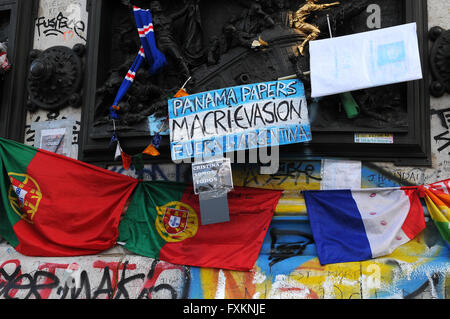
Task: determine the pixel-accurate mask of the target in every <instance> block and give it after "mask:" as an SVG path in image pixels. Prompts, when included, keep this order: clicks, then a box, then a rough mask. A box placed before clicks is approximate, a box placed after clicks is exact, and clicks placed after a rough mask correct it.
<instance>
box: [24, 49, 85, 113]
mask: <svg viewBox="0 0 450 319" xmlns="http://www.w3.org/2000/svg"><path fill="white" fill-rule="evenodd" d="M84 52H85V47H84V45H82V44H77V45H75V46H74V47H73V49H70V48H68V47H64V46H54V47H51V48H48V49H47V50H45V51H40V50H32V51H31V52H30V58H31V64H30V68H29V73H28V79H27V89H28V102H27V108H28V109H29V110H30V111H35V110H37V109H39V108H40V109H44V110H49V111H57V110H60V109H62V108H64V107H68V106H72V107H79V106H80V103H81V94H80V93H81V92H80V88H81V83H82V68H83V61H82V56H83V55H84Z"/></svg>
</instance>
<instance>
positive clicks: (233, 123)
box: [168, 79, 311, 160]
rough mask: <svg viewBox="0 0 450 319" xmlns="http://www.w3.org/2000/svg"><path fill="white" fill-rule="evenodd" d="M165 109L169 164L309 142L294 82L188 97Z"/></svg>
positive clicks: (302, 101) (301, 99)
mask: <svg viewBox="0 0 450 319" xmlns="http://www.w3.org/2000/svg"><path fill="white" fill-rule="evenodd" d="M168 104H169V125H170V142H171V143H170V144H171V154H172V160H181V159H185V158H192V157H195V158H206V157H210V156H216V155H217V154H223V153H226V152H232V151H239V150H246V149H252V148H258V147H269V146H276V145H285V144H292V143H301V142H306V141H310V140H311V129H310V123H309V118H308V109H307V105H306V98H305V92H304V87H303V83H301V82H300V81H299V80H297V79H294V80H282V81H272V82H264V83H256V84H249V85H242V86H235V87H229V88H225V89H220V90H215V91H208V92H203V93H198V94H192V95H189V96H184V97H180V98H174V99H171V100H169V103H168Z"/></svg>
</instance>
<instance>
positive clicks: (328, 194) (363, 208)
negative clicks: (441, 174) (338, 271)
mask: <svg viewBox="0 0 450 319" xmlns="http://www.w3.org/2000/svg"><path fill="white" fill-rule="evenodd" d="M303 195H304V198H305V203H306V209H307V212H308V217H309V221H310V225H311V230H312V233H313V237H314V241H315V243H316V249H317V254H318V257H319V261H320V263H321V264H322V265H326V264H333V263H342V262H352V261H362V260H368V259H371V258H376V257H380V256H385V255H389V254H390V253H392V252H393V251H394V249H396V248H397V247H399V246H400V245H403V244H405V243H407V242H408V241H410V240H411V239H413V238H414V237H416V236H417V235H418V234H419V233H420V232H421V231H422V230H424V229H425V218H424V211H423V207H422V205H421V203H420V199H419V194H418V190H417V188H415V187H404V188H401V187H399V188H377V189H361V190H320V191H304V192H303Z"/></svg>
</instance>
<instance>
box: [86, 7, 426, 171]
mask: <svg viewBox="0 0 450 319" xmlns="http://www.w3.org/2000/svg"><path fill="white" fill-rule="evenodd" d="M403 1H404V12H402V13H401V14H402V15H403V16H404V18H405V21H404V23H409V22H414V21H415V22H416V23H417V32H418V37H419V50H420V56H421V62H422V70H423V79H422V80H420V81H413V82H408V83H407V84H406V86H407V94H406V95H407V96H406V98H407V101H408V102H407V107H408V116H409V118H408V131H407V132H403V133H402V132H398V133H395V135H394V144H355V143H354V132H324V131H321V132H314V131H313V133H312V134H313V141H311V142H310V143H306V144H293V145H289V146H283V147H281V148H280V156H281V157H282V158H286V159H308V158H309V159H315V158H319V157H332V158H349V159H355V160H362V161H381V162H385V161H386V162H394V163H395V164H396V165H408V166H430V165H431V141H430V105H429V104H430V99H429V92H428V87H429V65H428V61H429V59H428V56H429V45H428V36H427V34H428V16H427V1H426V0H403ZM104 2H105V0H95V1H89V2H88V10H89V11H90V12H89V23H88V43H87V48H88V52H87V65H86V75H85V89H84V92H85V95H84V102H83V115H82V123H83V125H82V129H81V139H80V141H81V142H80V147H79V151H80V152H79V159H81V160H83V161H87V162H92V163H97V164H99V165H107V164H111V163H117V162H114V161H113V160H112V157H113V154H114V151H113V150H110V149H109V141H110V137H111V136H107V134H105V135H104V136H99V135H97V136H94V135H93V134H92V132H91V130H90V127H91V126H92V124H93V109H94V106H95V93H96V87H97V75H98V74H97V65H98V59H99V50H100V46H101V44H102V41H105V39H102V38H101V36H100V34H99V30H100V28H101V26H102V25H104V24H105V23H107V22H106V21H105V18H104V17H102V16H101V13H102V6H103V4H104ZM358 133H365V132H358ZM367 133H372V132H367ZM388 133H390V132H388ZM123 141H124V142H125V143H123V144H124V145H125V147H126V148H125V150H126V151H127V153H129V154H136V153H138V152H140V151H142V150H143V149H144V148H145V147H146V146H147V145H148V144H149V143H150V142H151V137H149V136H144V135H140V136H139V134H136V135H135V136H131V137H124V139H123ZM122 146H123V145H122ZM160 150H161V154H162V155H161V156H159V157H157V158H150V157H148V158H146V162H151V163H157V162H171V159H170V149H169V141H168V138H167V137H164V138H163V141H162V143H161V149H160Z"/></svg>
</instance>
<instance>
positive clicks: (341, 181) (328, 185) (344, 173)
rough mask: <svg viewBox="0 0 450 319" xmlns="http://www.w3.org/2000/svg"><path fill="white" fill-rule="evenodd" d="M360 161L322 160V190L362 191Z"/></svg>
mask: <svg viewBox="0 0 450 319" xmlns="http://www.w3.org/2000/svg"><path fill="white" fill-rule="evenodd" d="M361 167H362V164H361V162H360V161H346V160H331V159H324V160H322V169H321V170H322V182H321V184H320V188H321V189H322V190H325V189H360V188H361Z"/></svg>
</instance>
